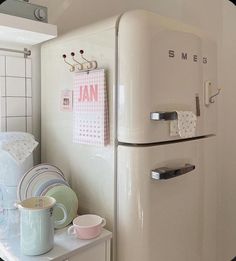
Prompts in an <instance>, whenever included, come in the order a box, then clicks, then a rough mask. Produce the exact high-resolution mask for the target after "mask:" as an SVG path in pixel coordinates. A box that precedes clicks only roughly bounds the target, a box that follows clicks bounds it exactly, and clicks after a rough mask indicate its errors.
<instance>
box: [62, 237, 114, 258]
mask: <svg viewBox="0 0 236 261" xmlns="http://www.w3.org/2000/svg"><path fill="white" fill-rule="evenodd" d="M67 260H68V261H78V260H80V261H94V260H96V261H110V242H109V241H106V242H103V243H100V244H98V245H95V246H93V247H91V248H89V249H87V250H85V251H82V252H81V253H79V254H77V255H74V256H71V257H69V258H68V259H65V261H67Z"/></svg>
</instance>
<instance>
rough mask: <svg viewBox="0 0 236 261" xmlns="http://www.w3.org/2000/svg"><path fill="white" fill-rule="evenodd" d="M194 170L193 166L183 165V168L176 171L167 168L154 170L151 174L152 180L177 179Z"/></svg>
mask: <svg viewBox="0 0 236 261" xmlns="http://www.w3.org/2000/svg"><path fill="white" fill-rule="evenodd" d="M194 169H195V166H194V165H191V164H185V166H184V167H182V168H178V169H171V168H167V167H162V168H158V169H154V170H152V172H151V177H152V179H156V180H159V179H172V178H175V177H178V176H180V175H183V174H186V173H188V172H190V171H193V170H194Z"/></svg>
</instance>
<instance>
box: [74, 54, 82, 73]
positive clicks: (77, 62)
mask: <svg viewBox="0 0 236 261" xmlns="http://www.w3.org/2000/svg"><path fill="white" fill-rule="evenodd" d="M71 56H72V60H73V61H74V62H76V65H78V69H79V70H82V69H83V64H82V63H80V62H79V61H77V60H76V59H75V53H74V52H72V53H71Z"/></svg>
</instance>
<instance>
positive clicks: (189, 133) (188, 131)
mask: <svg viewBox="0 0 236 261" xmlns="http://www.w3.org/2000/svg"><path fill="white" fill-rule="evenodd" d="M176 113H177V116H178V120H174V121H171V122H170V136H180V137H181V138H191V137H194V136H195V132H196V126H197V116H196V115H195V114H194V113H193V112H191V111H176Z"/></svg>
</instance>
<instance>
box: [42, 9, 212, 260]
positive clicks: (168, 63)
mask: <svg viewBox="0 0 236 261" xmlns="http://www.w3.org/2000/svg"><path fill="white" fill-rule="evenodd" d="M79 49H83V50H84V51H85V54H84V55H85V57H87V59H90V60H97V62H98V66H99V67H100V68H105V70H106V73H107V79H106V80H107V88H108V100H109V122H110V143H109V145H108V146H106V147H103V148H98V147H96V146H89V145H81V144H73V143H72V138H71V135H72V128H73V124H72V122H73V121H72V113H63V112H60V111H59V110H58V99H59V96H60V90H62V89H65V88H69V86H70V87H71V88H72V86H73V73H71V72H70V71H69V70H68V69H69V67H68V68H67V66H68V65H67V64H65V63H64V62H63V59H62V54H64V53H66V54H67V59H68V60H67V61H71V60H70V56H69V55H68V54H70V52H75V53H76V52H78V51H79ZM86 55H87V56H86ZM77 59H79V57H77ZM216 64H217V59H216V46H215V44H214V42H212V41H211V39H209V38H208V37H207V36H206V35H205V34H204V33H203V32H201V31H199V30H197V29H196V28H193V27H191V26H188V25H185V24H182V23H180V22H178V21H175V20H172V19H169V18H166V17H162V16H159V15H157V14H154V13H151V12H147V11H143V10H136V11H130V12H127V13H124V14H123V15H121V16H117V17H113V18H111V19H108V20H106V21H102V22H99V23H96V24H94V25H91V26H87V27H84V28H80V29H77V30H75V31H72V32H70V33H69V34H67V35H64V36H61V37H59V38H58V39H56V40H53V41H50V42H48V43H46V44H44V45H43V47H42V159H43V161H47V162H51V163H53V164H55V165H58V166H59V167H61V168H62V169H63V170H64V172H65V173H69V174H67V175H68V178H69V180H70V182H71V184H72V187H73V189H74V190H75V191H76V192H77V193H78V195H79V205H80V206H79V211H80V212H90V213H91V212H92V213H97V214H99V215H101V216H103V217H105V218H106V219H107V224H108V226H107V228H108V229H111V230H112V231H113V259H114V260H117V261H173V260H175V261H190V260H191V261H211V260H212V261H215V260H216V224H217V220H216V202H217V200H216V197H217V193H216V182H217V176H216V167H215V165H216V162H215V137H214V136H215V134H216V117H217V111H216V104H217V97H212V96H213V95H215V93H217V67H216ZM176 111H192V112H194V113H195V114H196V115H197V126H196V135H195V136H194V137H193V138H189V139H183V138H181V137H179V136H170V122H171V121H172V120H176V118H177V113H176ZM94 260H95V259H94Z"/></svg>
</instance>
